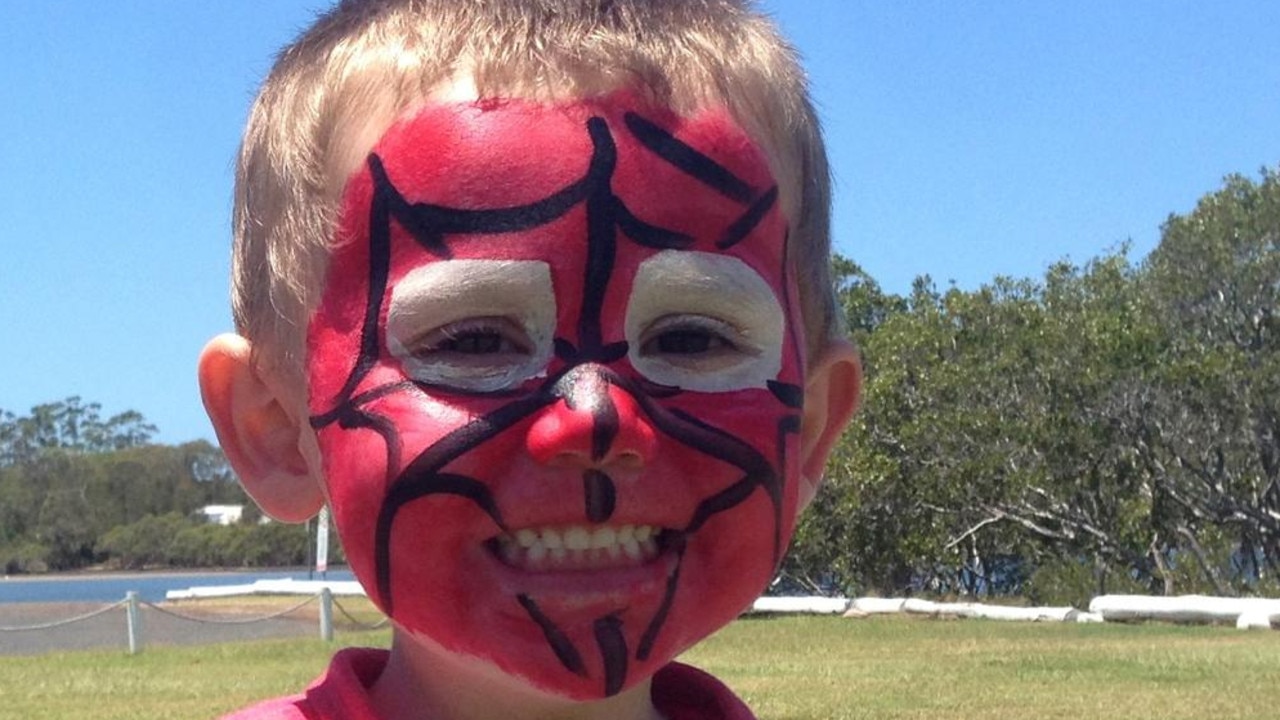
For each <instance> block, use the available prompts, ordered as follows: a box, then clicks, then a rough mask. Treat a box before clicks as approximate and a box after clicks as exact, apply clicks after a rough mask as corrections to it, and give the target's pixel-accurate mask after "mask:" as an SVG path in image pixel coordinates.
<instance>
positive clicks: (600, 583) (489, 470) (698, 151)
mask: <svg viewBox="0 0 1280 720" xmlns="http://www.w3.org/2000/svg"><path fill="white" fill-rule="evenodd" d="M775 194H776V193H775V190H774V182H773V179H772V176H771V175H770V173H769V170H768V165H767V163H766V161H765V159H764V157H763V156H762V154H761V153H760V151H759V150H758V149H757V148H756V146H755V145H754V144H752V142H751V141H750V140H749V139H748V138H747V136H746V135H745V134H744V133H743V132H742V130H741V129H739V128H738V127H737V125H736V124H734V122H733V121H732V120H730V119H729V118H728V116H727V115H726V114H724V113H719V112H707V113H703V114H700V115H698V116H695V117H692V118H684V119H681V118H678V117H675V116H674V115H672V114H671V113H669V112H667V111H664V110H655V109H653V108H652V107H647V106H645V105H643V104H642V103H640V102H638V101H637V100H636V99H635V98H634V97H632V96H630V95H628V94H621V93H620V94H617V95H613V96H609V97H607V98H603V99H598V100H593V101H583V102H575V103H563V104H554V105H546V104H544V105H539V104H534V103H528V102H522V101H504V102H490V103H484V102H481V103H458V104H450V103H442V102H437V103H430V104H428V105H426V106H425V107H424V108H422V109H421V110H420V111H418V112H417V113H416V114H412V115H410V116H408V117H407V118H405V119H403V120H402V121H400V122H399V123H397V124H395V125H393V126H392V127H391V128H390V129H389V130H388V131H387V132H386V133H385V135H383V136H382V138H381V140H380V141H379V142H378V143H377V145H376V146H375V147H374V149H373V152H372V154H371V155H370V158H369V162H368V164H367V166H366V167H365V168H364V169H363V170H362V171H360V172H358V173H357V174H355V175H354V176H353V177H352V178H351V180H350V181H349V182H348V184H347V187H346V190H345V195H344V205H343V214H342V217H341V221H340V230H339V233H340V237H339V245H338V247H337V249H336V250H335V252H334V254H333V257H332V259H331V262H330V270H329V277H328V280H327V284H326V287H325V290H324V295H323V299H322V302H321V305H320V307H319V308H318V310H317V311H316V313H315V315H314V316H313V318H312V320H311V323H310V328H309V332H308V345H309V348H308V364H307V372H308V379H309V383H310V407H311V412H312V425H313V426H314V427H315V428H316V430H317V433H318V440H319V446H320V451H321V457H322V459H323V463H324V472H325V477H326V483H327V486H328V493H329V496H330V499H331V501H332V505H333V509H334V513H335V516H336V518H337V522H338V527H339V529H340V531H341V533H342V538H343V542H344V546H345V548H346V552H347V556H348V558H349V559H350V562H351V565H352V567H353V568H354V570H355V572H356V574H357V575H358V576H359V577H360V579H361V581H362V582H363V583H364V584H365V586H366V587H367V588H368V589H369V590H370V593H371V595H372V597H373V598H374V599H375V601H376V602H377V603H378V604H379V605H380V606H381V607H382V608H383V609H384V610H386V611H387V612H388V613H389V614H390V615H391V617H392V618H393V619H394V620H395V622H396V623H397V624H398V625H399V626H400V627H401V628H403V629H405V630H407V631H408V632H410V633H413V634H416V635H419V636H422V637H424V638H426V639H428V640H430V641H431V643H432V644H434V645H437V646H440V647H443V648H445V649H446V650H448V651H450V652H453V653H456V654H459V655H463V656H469V657H474V658H478V659H481V660H484V661H488V662H490V663H493V664H495V665H497V666H498V667H500V668H502V669H503V670H504V671H506V672H507V673H509V674H512V675H516V676H519V677H522V678H524V679H525V680H527V681H528V682H530V683H532V684H533V685H536V686H538V687H540V688H542V689H544V690H548V691H550V692H553V693H556V694H560V695H564V696H568V697H574V698H583V699H585V698H595V697H601V696H605V695H610V694H613V693H616V692H618V691H619V690H621V689H624V688H626V687H630V686H631V685H634V684H635V683H636V682H639V681H641V680H643V679H644V678H647V677H649V676H651V675H652V674H653V672H655V671H656V670H657V669H658V668H659V667H661V666H662V665H663V664H665V663H666V662H668V661H669V660H670V659H671V658H672V657H674V656H675V655H676V654H677V653H679V652H680V651H681V650H683V649H685V648H687V647H688V646H689V645H691V644H693V643H694V642H696V641H698V640H699V639H701V638H703V637H705V636H706V635H707V634H709V633H711V632H713V631H714V630H716V629H717V628H719V627H720V626H722V625H724V624H726V623H727V622H729V621H730V620H732V619H733V618H734V617H735V616H736V615H737V614H738V613H739V612H740V611H741V610H742V609H743V608H744V606H746V605H747V604H749V603H750V602H751V601H752V600H753V599H754V598H755V596H756V595H757V594H758V593H759V591H760V590H761V589H762V588H763V587H764V586H765V584H766V583H767V582H768V581H769V579H770V577H771V576H772V574H773V572H774V570H775V567H776V564H777V562H778V560H779V556H780V553H781V552H782V551H783V549H784V548H785V544H786V542H787V540H788V538H789V537H790V534H791V532H792V529H793V525H794V520H795V516H796V491H797V485H798V478H797V458H796V455H797V441H796V431H797V429H798V425H799V417H798V416H799V404H800V398H801V395H802V393H801V387H802V384H803V378H804V367H803V363H804V359H803V357H802V354H803V350H802V348H803V347H804V337H803V332H802V331H801V328H802V327H803V325H802V323H801V319H800V316H799V310H798V307H797V305H796V303H795V300H794V298H795V296H796V288H795V278H794V277H791V276H790V273H789V272H788V271H786V270H785V268H786V263H785V262H784V257H785V252H786V248H785V243H786V222H785V219H784V218H783V217H782V214H781V212H780V211H779V209H778V207H777V203H776V202H774V198H775Z"/></svg>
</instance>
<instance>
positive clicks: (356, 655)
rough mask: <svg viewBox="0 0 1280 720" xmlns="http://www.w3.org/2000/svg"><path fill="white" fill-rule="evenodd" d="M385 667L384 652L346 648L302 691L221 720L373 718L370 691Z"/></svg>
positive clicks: (371, 649) (336, 654) (372, 649)
mask: <svg viewBox="0 0 1280 720" xmlns="http://www.w3.org/2000/svg"><path fill="white" fill-rule="evenodd" d="M386 664H387V651H386V650H377V649H374V648H346V649H344V650H339V651H338V652H337V653H335V654H334V656H333V659H332V660H331V661H330V662H329V668H328V669H327V670H326V671H325V673H324V674H323V675H321V676H320V677H319V678H317V679H316V681H315V682H313V683H312V684H311V686H310V687H308V688H307V689H306V690H305V691H304V692H302V693H299V694H297V695H289V696H286V697H280V698H275V699H272V700H266V701H264V702H261V703H258V704H257V705H252V706H250V707H247V708H245V709H243V710H239V711H237V712H234V713H232V714H230V715H227V716H225V717H224V718H223V719H222V720H325V719H327V718H352V719H353V720H356V719H360V718H372V717H374V715H373V709H372V707H371V706H370V705H369V688H370V687H371V686H372V685H373V683H374V681H375V680H377V679H378V676H379V675H381V674H382V669H383V667H385V666H386Z"/></svg>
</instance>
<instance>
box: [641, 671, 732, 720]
mask: <svg viewBox="0 0 1280 720" xmlns="http://www.w3.org/2000/svg"><path fill="white" fill-rule="evenodd" d="M653 701H654V705H656V706H657V708H658V710H659V711H660V712H661V713H662V714H663V716H664V717H666V718H668V720H755V715H754V714H752V712H751V708H748V707H747V706H746V704H745V703H743V702H742V700H740V699H739V698H738V696H737V695H734V694H733V691H732V690H730V689H729V687H728V686H727V685H725V684H724V683H722V682H720V681H719V680H717V679H716V678H714V677H712V676H711V675H710V674H708V673H705V672H703V671H701V670H699V669H698V668H695V667H692V666H689V665H683V664H681V663H677V662H673V663H671V664H669V665H667V666H666V667H664V668H662V669H661V670H659V671H658V674H657V675H655V676H654V678H653Z"/></svg>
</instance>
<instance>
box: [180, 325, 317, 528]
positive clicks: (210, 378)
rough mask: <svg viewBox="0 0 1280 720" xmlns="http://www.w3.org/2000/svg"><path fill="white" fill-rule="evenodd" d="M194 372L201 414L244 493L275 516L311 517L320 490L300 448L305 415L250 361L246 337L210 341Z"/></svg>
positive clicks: (305, 429)
mask: <svg viewBox="0 0 1280 720" xmlns="http://www.w3.org/2000/svg"><path fill="white" fill-rule="evenodd" d="M199 376H200V396H201V398H202V399H203V400H204V409H205V412H207V413H208V414H209V420H210V421H212V422H213V429H214V431H215V432H216V433H217V435H218V443H219V444H221V445H222V451H223V453H225V454H226V456H227V460H228V461H229V462H230V463H231V467H233V468H235V471H236V474H237V475H239V476H240V483H241V484H242V485H243V486H244V489H245V491H246V492H248V493H249V495H250V496H251V497H253V499H254V501H255V502H257V503H258V506H259V507H261V508H262V510H263V511H264V512H266V513H267V514H268V515H270V516H271V517H273V518H276V519H277V520H282V521H284V522H302V521H303V520H306V519H307V518H309V517H311V516H312V515H315V514H316V513H317V512H318V511H319V510H320V507H321V506H322V505H323V504H324V492H323V490H322V489H321V481H320V477H319V467H318V463H308V461H307V460H308V458H307V457H306V456H305V455H304V453H303V450H302V448H303V440H304V433H306V432H310V428H309V427H306V426H305V425H304V423H305V422H306V413H305V412H302V413H298V412H296V408H294V407H293V405H292V404H290V403H289V402H288V397H287V395H286V394H285V393H284V391H283V388H281V387H279V384H278V383H276V382H274V381H273V380H272V379H271V378H269V377H267V376H266V375H264V373H263V372H262V371H261V370H260V368H259V367H258V365H257V364H256V363H254V362H253V359H252V357H251V346H250V344H249V341H248V340H246V339H245V338H243V337H241V336H239V335H232V334H224V335H219V336H217V337H215V338H214V339H212V340H210V341H209V344H208V345H206V346H205V348H204V350H203V351H202V352H201V353H200V365H199ZM313 464H315V465H316V467H315V468H314V470H313V467H312V465H313Z"/></svg>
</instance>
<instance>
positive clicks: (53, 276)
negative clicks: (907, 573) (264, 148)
mask: <svg viewBox="0 0 1280 720" xmlns="http://www.w3.org/2000/svg"><path fill="white" fill-rule="evenodd" d="M325 5H326V3H324V2H321V1H320V0H270V2H262V1H261V0H220V1H219V2H196V1H195V0H184V1H177V0H118V1H117V2H101V3H94V2H69V1H68V2H49V1H48V0H5V2H4V3H3V6H2V7H0V57H2V58H3V60H2V61H0V297H3V301H2V302H3V304H2V305H0V408H4V409H7V410H10V411H13V412H17V413H25V412H26V411H27V410H28V409H29V408H30V407H31V406H32V405H34V404H36V403H39V402H45V401H50V400H57V399H60V398H62V397H65V396H67V395H73V394H76V395H81V396H82V397H84V398H85V399H86V400H93V401H97V402H100V403H102V405H103V408H104V412H105V413H108V414H111V413H116V412H120V411H123V410H127V409H136V410H138V411H140V412H142V413H143V414H144V415H145V416H146V417H147V418H149V419H150V420H151V421H152V422H154V423H155V424H157V425H158V426H159V427H160V431H161V432H160V436H159V439H160V440H161V441H162V442H174V443H176V442H181V441H185V440H189V439H194V438H201V437H204V438H212V431H211V429H210V427H209V425H208V423H207V421H206V420H205V419H204V415H203V411H202V410H201V408H200V403H199V398H198V394H197V391H196V385H195V379H194V366H195V358H196V355H197V353H198V352H199V350H200V347H201V346H202V344H203V343H204V341H205V340H206V339H207V338H209V337H210V336H212V335H214V334H216V333H218V332H221V331H224V330H227V329H229V328H230V326H231V321H230V315H229V312H228V310H227V300H226V296H227V292H226V285H227V282H226V276H227V269H228V262H227V253H228V251H227V247H228V238H229V230H228V213H229V209H230V205H231V202H230V197H231V166H232V157H233V154H234V152H235V148H236V144H237V141H238V136H239V132H240V127H241V124H242V122H243V119H244V115H245V112H246V109H247V107H248V104H249V102H250V99H251V98H252V95H253V92H254V89H255V87H256V84H257V82H258V81H259V80H260V79H261V78H262V77H263V75H264V74H265V73H266V71H267V69H268V67H269V65H270V60H271V57H272V55H273V53H274V52H275V50H276V49H277V48H278V47H279V46H280V45H282V44H283V43H284V42H286V41H288V40H289V39H290V38H292V37H293V36H294V35H295V34H296V33H297V32H298V30H300V29H301V28H302V27H303V26H304V25H306V24H307V23H308V21H309V19H310V18H311V17H312V16H313V15H314V13H315V12H316V11H317V10H319V9H320V8H322V7H324V6H325ZM765 7H766V8H767V9H768V10H769V11H770V12H772V13H774V14H775V15H776V16H777V17H778V19H779V21H780V22H781V24H782V25H783V27H784V29H785V31H786V32H787V33H788V34H789V35H790V36H791V37H792V39H793V40H794V42H795V43H796V44H797V45H798V46H799V48H800V50H801V51H802V52H803V54H804V55H805V57H806V58H807V61H808V66H809V70H810V72H811V75H812V79H813V86H814V93H815V95H816V97H817V100H818V103H819V105H820V108H821V113H822V116H823V118H824V120H825V124H826V128H827V137H828V140H829V144H830V152H831V155H832V159H833V162H834V165H835V169H836V176H837V195H836V215H835V233H836V238H837V244H838V247H839V249H840V250H841V251H842V252H844V253H845V254H847V255H850V256H852V257H853V258H854V259H856V260H857V261H858V262H860V263H861V264H862V265H863V266H864V267H865V268H866V269H867V270H868V271H870V273H871V274H872V275H873V276H874V277H876V278H877V279H878V280H879V281H880V282H881V283H882V284H883V285H884V286H885V287H886V288H887V289H888V290H891V291H895V292H905V291H906V290H907V289H908V288H909V287H910V284H911V280H912V278H914V277H915V276H916V275H920V274H929V275H931V276H933V277H934V279H935V280H937V281H938V282H939V283H940V284H942V285H945V284H946V283H947V282H948V281H950V280H954V281H955V282H956V283H957V284H959V285H960V286H961V287H965V288H972V287H977V286H978V285H980V284H982V283H983V282H986V281H988V280H990V279H991V278H992V277H994V276H995V275H997V274H1005V275H1013V276H1019V277H1026V276H1039V275H1041V273H1042V272H1043V271H1044V269H1045V268H1046V267H1047V266H1048V265H1049V264H1050V263H1052V262H1054V261H1055V260H1057V259H1060V258H1063V257H1070V258H1072V259H1074V260H1077V261H1084V260H1087V259H1089V258H1091V257H1093V256H1095V255H1097V254H1099V253H1101V252H1103V251H1104V250H1106V249H1108V248H1110V247H1112V246H1114V245H1116V244H1117V243H1120V242H1122V241H1125V240H1132V241H1133V243H1134V255H1135V257H1137V258H1140V257H1141V256H1142V255H1145V254H1146V252H1148V251H1149V250H1150V249H1151V248H1152V247H1153V246H1154V245H1155V243H1156V241H1157V239H1158V233H1159V225H1160V223H1161V222H1162V221H1163V220H1164V219H1165V218H1166V217H1167V216H1168V214H1169V213H1171V212H1178V213H1181V212H1186V211H1188V210H1190V209H1191V208H1192V207H1193V205H1194V203H1195V200H1196V199H1197V198H1198V197H1200V196H1201V195H1203V194H1205V193H1207V192H1209V191H1211V190H1213V189H1215V188H1216V187H1218V185H1219V183H1220V180H1221V178H1222V177H1223V176H1224V175H1226V174H1228V173H1235V172H1239V173H1244V174H1247V175H1251V176H1255V177H1256V173H1257V170H1258V169H1259V168H1260V167H1262V166H1263V165H1276V164H1277V163H1280V43H1278V42H1277V41H1276V36H1275V31H1276V29H1277V28H1280V3H1277V2H1275V1H1274V0H1218V1H1217V2H1212V3H1209V2H1202V1H1198V2H1191V1H1189V0H1162V1H1157V0H1130V1H1126V2H1111V1H1110V0H1082V1H1081V2H1074V3H1048V2H1035V3H995V2H988V3H957V2H953V1H950V0H933V1H927V2H914V3H880V2H870V1H868V0H855V1H850V0H824V1H813V0H806V1H803V2H802V1H801V0H772V1H771V2H767V3H765Z"/></svg>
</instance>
